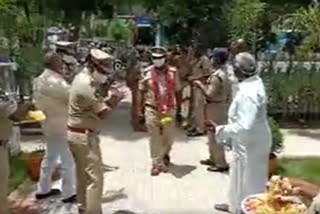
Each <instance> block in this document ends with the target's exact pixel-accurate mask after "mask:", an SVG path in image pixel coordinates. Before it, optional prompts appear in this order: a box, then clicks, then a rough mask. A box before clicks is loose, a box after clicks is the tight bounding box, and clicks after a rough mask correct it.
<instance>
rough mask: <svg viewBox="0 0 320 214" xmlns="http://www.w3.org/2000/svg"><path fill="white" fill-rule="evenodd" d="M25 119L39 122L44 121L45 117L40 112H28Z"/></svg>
mask: <svg viewBox="0 0 320 214" xmlns="http://www.w3.org/2000/svg"><path fill="white" fill-rule="evenodd" d="M26 119H27V120H37V121H41V120H45V119H46V116H45V115H44V114H43V112H42V111H29V112H28V114H27V118H26Z"/></svg>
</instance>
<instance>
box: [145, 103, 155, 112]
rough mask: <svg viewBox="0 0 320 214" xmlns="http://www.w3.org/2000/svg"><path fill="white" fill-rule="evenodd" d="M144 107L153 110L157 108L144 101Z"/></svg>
mask: <svg viewBox="0 0 320 214" xmlns="http://www.w3.org/2000/svg"><path fill="white" fill-rule="evenodd" d="M145 107H148V108H152V109H153V110H157V108H156V107H155V106H153V105H151V104H148V103H146V104H145Z"/></svg>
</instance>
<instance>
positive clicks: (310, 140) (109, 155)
mask: <svg viewBox="0 0 320 214" xmlns="http://www.w3.org/2000/svg"><path fill="white" fill-rule="evenodd" d="M128 108H129V102H128V100H126V101H124V102H123V103H122V104H121V105H120V106H119V107H118V108H117V109H116V110H115V111H114V112H113V114H112V115H111V116H110V118H108V120H107V121H106V123H105V124H106V125H105V128H104V131H103V133H102V140H101V141H102V143H101V149H102V154H103V159H104V162H105V164H107V165H110V166H116V167H119V169H118V170H115V171H109V172H106V173H105V176H104V181H105V186H104V191H105V195H106V198H105V200H104V202H105V203H104V204H103V211H104V214H185V213H186V214H189V213H190V214H192V213H197V214H208V213H214V214H219V212H218V211H214V210H213V205H214V203H219V202H226V201H227V197H226V193H227V189H228V176H227V175H225V174H219V173H209V172H207V171H206V168H205V167H204V166H201V165H200V164H199V160H201V159H204V158H206V157H207V155H208V151H207V145H206V137H199V138H187V137H185V136H184V135H183V134H182V133H179V132H181V131H178V130H177V133H178V136H177V141H176V143H175V144H174V147H173V151H172V159H173V163H174V165H173V166H172V167H171V169H170V173H168V174H162V175H160V176H159V177H151V176H150V175H149V171H150V168H149V167H150V162H149V161H150V160H149V152H148V137H147V136H146V134H145V133H134V132H133V131H132V130H131V127H130V125H129V115H128ZM283 132H284V134H285V150H284V152H283V153H282V156H295V155H319V151H320V141H319V139H320V131H319V130H283ZM39 138H41V137H27V138H25V139H24V141H25V143H23V149H24V150H29V151H30V150H31V151H32V150H33V149H34V148H35V146H38V145H41V140H39ZM37 140H38V141H37ZM34 142H38V143H34ZM302 143H303V145H302ZM227 156H228V155H227ZM34 188H35V186H34V185H33V189H34ZM19 203H20V205H19V206H20V209H21V207H30V210H31V211H30V214H34V213H36V212H34V210H41V211H40V212H39V213H41V214H76V213H77V211H76V207H75V206H74V205H67V206H66V205H64V204H62V203H61V202H60V198H53V199H50V200H47V201H43V202H42V203H41V204H39V203H36V202H35V201H34V199H33V195H32V194H29V195H28V196H27V197H26V198H25V199H24V200H23V201H22V202H19ZM21 204H22V205H23V206H22V205H21ZM26 210H27V209H26V208H24V212H23V213H26V212H25V211H26ZM16 213H17V214H18V213H20V212H16ZM26 214H29V213H26Z"/></svg>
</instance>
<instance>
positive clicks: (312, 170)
mask: <svg viewBox="0 0 320 214" xmlns="http://www.w3.org/2000/svg"><path fill="white" fill-rule="evenodd" d="M275 174H280V175H283V176H288V177H293V178H299V179H303V180H305V181H308V182H310V183H313V184H316V185H319V186H320V157H314V158H311V157H310V158H283V159H280V160H278V167H277V169H276V173H275Z"/></svg>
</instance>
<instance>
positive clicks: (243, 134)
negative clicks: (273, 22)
mask: <svg viewBox="0 0 320 214" xmlns="http://www.w3.org/2000/svg"><path fill="white" fill-rule="evenodd" d="M234 67H235V75H236V76H237V78H238V79H239V89H238V92H237V94H236V96H235V98H234V100H233V101H232V104H231V106H230V109H229V113H228V123H227V124H226V125H216V124H215V123H214V122H212V121H207V127H211V128H209V130H211V131H209V134H210V132H211V134H213V135H215V137H216V140H217V142H225V143H227V142H228V143H230V142H231V147H232V161H231V163H230V192H229V198H230V205H227V204H218V205H216V206H215V209H217V210H222V211H230V212H231V213H234V214H240V213H241V202H242V200H243V199H244V198H245V197H247V196H248V195H252V194H257V193H261V192H264V190H265V185H266V182H267V179H268V169H267V168H268V159H269V154H270V149H271V140H272V138H271V132H270V128H269V124H268V121H267V110H266V108H267V107H266V106H267V96H266V92H265V87H264V84H263V82H262V80H261V78H260V77H259V75H258V74H257V70H256V68H257V64H256V60H255V59H254V57H253V56H252V55H251V54H249V53H246V52H244V53H240V54H238V55H237V56H236V57H235V64H234ZM230 139H231V141H230Z"/></svg>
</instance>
